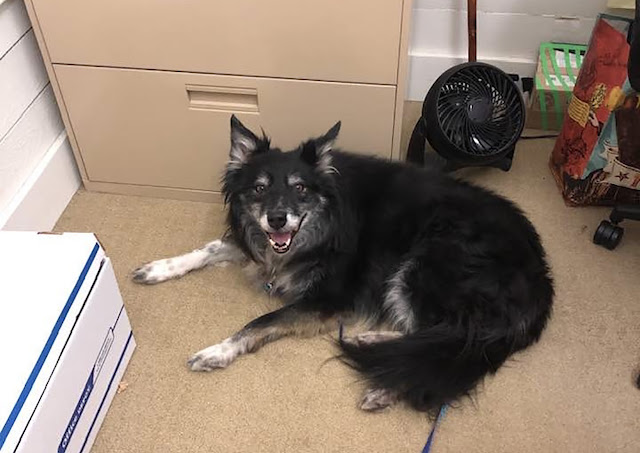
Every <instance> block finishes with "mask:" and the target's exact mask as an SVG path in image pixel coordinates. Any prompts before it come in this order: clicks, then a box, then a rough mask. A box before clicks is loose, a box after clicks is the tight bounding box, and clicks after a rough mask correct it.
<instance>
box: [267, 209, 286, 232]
mask: <svg viewBox="0 0 640 453" xmlns="http://www.w3.org/2000/svg"><path fill="white" fill-rule="evenodd" d="M267 222H269V226H270V227H271V228H273V229H274V230H279V229H280V228H282V227H283V226H285V224H286V223H287V213H286V212H283V211H276V212H272V213H269V214H267Z"/></svg>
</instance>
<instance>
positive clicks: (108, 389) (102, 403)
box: [80, 331, 133, 453]
mask: <svg viewBox="0 0 640 453" xmlns="http://www.w3.org/2000/svg"><path fill="white" fill-rule="evenodd" d="M132 337H133V331H130V332H129V338H127V342H126V343H125V345H124V348H122V354H120V359H118V364H117V365H116V369H115V370H113V374H112V375H111V380H110V381H109V384H108V385H107V390H105V392H104V396H103V397H102V401H100V406H98V410H97V411H96V415H95V416H94V417H93V421H92V422H91V426H89V429H88V430H87V436H86V437H85V438H84V442H83V443H82V447H81V448H80V453H82V452H83V451H84V448H85V447H86V446H87V442H89V436H91V431H93V428H94V426H95V424H96V422H97V421H98V415H100V411H101V410H102V406H104V403H105V401H106V400H107V396H108V395H109V391H110V390H111V386H112V385H113V381H114V380H115V379H116V374H118V370H119V369H120V365H122V361H123V360H124V355H125V354H126V352H127V350H128V349H129V343H131V338H132Z"/></svg>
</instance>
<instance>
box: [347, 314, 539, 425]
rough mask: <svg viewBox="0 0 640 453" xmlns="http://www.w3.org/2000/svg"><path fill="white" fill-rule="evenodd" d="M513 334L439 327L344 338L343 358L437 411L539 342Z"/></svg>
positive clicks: (382, 385) (413, 401)
mask: <svg viewBox="0 0 640 453" xmlns="http://www.w3.org/2000/svg"><path fill="white" fill-rule="evenodd" d="M510 333H511V332H508V331H502V332H501V331H500V330H493V331H491V332H483V333H480V332H477V333H475V334H474V333H473V332H470V331H469V330H468V329H455V328H452V327H451V326H434V327H430V328H428V329H425V330H419V331H417V332H415V333H411V334H408V335H406V336H403V337H399V338H397V339H393V340H389V341H384V342H380V343H374V344H368V345H362V344H354V343H351V342H349V341H345V340H340V347H341V348H342V352H343V354H342V356H341V359H342V361H343V362H345V363H346V364H348V365H349V366H351V367H352V368H354V369H355V370H357V371H359V372H360V373H362V374H363V375H364V376H365V377H366V378H367V379H368V380H369V381H370V383H371V384H372V385H373V386H375V387H376V388H385V389H392V390H396V391H398V392H399V393H400V395H401V396H402V398H403V399H404V400H406V401H407V402H408V403H409V404H410V405H411V406H412V407H414V408H415V409H417V410H420V411H427V412H433V411H436V410H437V409H438V408H439V407H440V406H441V405H442V404H445V403H450V402H452V401H454V400H456V399H458V398H460V397H462V396H465V395H468V394H469V393H470V392H471V391H472V390H473V389H474V387H475V386H476V385H477V384H478V383H479V382H480V381H481V380H482V379H483V377H485V376H486V375H487V374H490V373H495V372H496V371H497V369H498V368H499V367H500V366H501V365H502V364H503V363H504V362H505V360H506V359H507V358H508V356H509V355H510V354H511V353H513V352H515V351H516V350H519V349H522V348H524V347H526V346H527V345H528V344H529V343H531V342H533V341H535V340H537V338H529V339H528V340H530V341H525V339H524V338H520V339H516V338H515V337H514V336H513V335H510Z"/></svg>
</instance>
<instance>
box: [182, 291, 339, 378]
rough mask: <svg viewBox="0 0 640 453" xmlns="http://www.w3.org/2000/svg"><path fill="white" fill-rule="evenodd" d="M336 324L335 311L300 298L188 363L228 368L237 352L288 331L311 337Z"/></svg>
mask: <svg viewBox="0 0 640 453" xmlns="http://www.w3.org/2000/svg"><path fill="white" fill-rule="evenodd" d="M337 327H338V321H337V317H336V316H335V314H334V313H327V312H323V311H320V310H318V309H317V308H315V307H312V306H310V305H309V304H307V303H305V302H298V303H294V304H291V305H287V306H285V307H283V308H281V309H279V310H276V311H273V312H271V313H267V314H266V315H263V316H260V317H259V318H256V319H254V320H253V321H251V322H250V323H249V324H247V325H246V326H245V327H244V328H242V330H240V331H239V332H237V333H236V334H235V335H233V336H231V337H229V338H227V339H226V340H224V341H223V342H221V343H218V344H215V345H213V346H210V347H208V348H206V349H203V350H202V351H200V352H198V353H196V354H195V355H194V356H193V357H191V359H189V362H188V364H189V367H190V368H191V369H192V370H193V371H211V370H214V369H216V368H225V367H227V366H228V365H229V364H230V363H231V362H233V361H234V360H235V359H236V358H237V357H238V356H240V355H242V354H246V353H249V352H255V351H257V350H258V349H260V347H261V346H262V345H264V344H266V343H269V342H271V341H275V340H277V339H279V338H282V337H285V336H289V335H299V336H304V337H310V336H314V335H318V334H320V333H324V332H328V331H329V330H331V329H336V328H337Z"/></svg>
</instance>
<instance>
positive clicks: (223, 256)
mask: <svg viewBox="0 0 640 453" xmlns="http://www.w3.org/2000/svg"><path fill="white" fill-rule="evenodd" d="M246 260H247V257H246V256H245V254H244V253H243V252H242V250H240V248H238V246H237V245H236V244H235V243H234V242H233V241H231V240H230V239H217V240H215V241H212V242H209V243H208V244H206V245H204V246H203V247H201V248H199V249H196V250H194V251H193V252H189V253H185V254H184V255H180V256H175V257H173V258H166V259H162V260H157V261H152V262H150V263H147V264H145V265H143V266H140V267H139V268H137V269H136V270H134V271H133V281H134V282H137V283H144V284H147V285H152V284H154V283H160V282H164V281H165V280H169V279H172V278H178V277H182V276H183V275H184V274H186V273H188V272H191V271H193V270H196V269H200V268H202V267H205V266H207V265H209V264H217V265H224V264H226V263H230V262H232V263H241V262H244V261H246Z"/></svg>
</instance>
